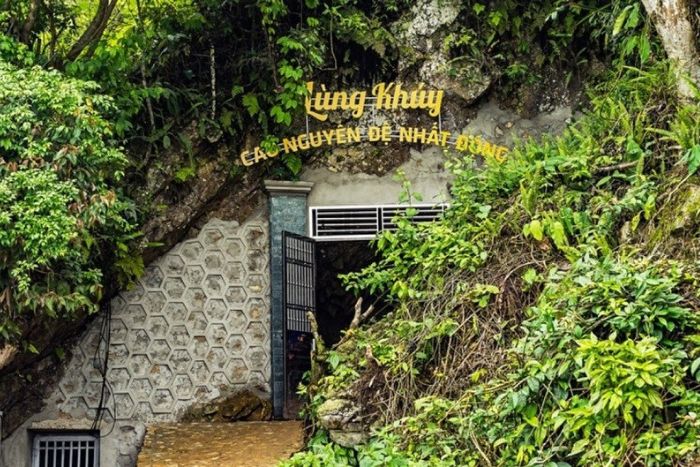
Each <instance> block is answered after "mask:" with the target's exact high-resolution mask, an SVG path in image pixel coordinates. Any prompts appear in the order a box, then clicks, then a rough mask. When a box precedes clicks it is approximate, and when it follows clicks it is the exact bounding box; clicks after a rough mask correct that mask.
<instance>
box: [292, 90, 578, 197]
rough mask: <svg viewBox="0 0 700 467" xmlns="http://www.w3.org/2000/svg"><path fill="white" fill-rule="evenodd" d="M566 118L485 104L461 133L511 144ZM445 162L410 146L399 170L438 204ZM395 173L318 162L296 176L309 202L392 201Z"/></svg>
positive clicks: (559, 110) (552, 129)
mask: <svg viewBox="0 0 700 467" xmlns="http://www.w3.org/2000/svg"><path fill="white" fill-rule="evenodd" d="M571 116H572V113H571V108H570V107H567V106H561V107H556V108H554V109H553V110H552V111H551V112H544V113H540V114H538V115H536V116H535V117H533V118H531V119H530V118H522V117H520V116H518V115H517V114H516V113H514V112H512V111H508V110H504V109H501V108H499V106H498V105H497V104H496V103H495V102H486V103H484V104H483V105H481V106H480V108H479V110H478V112H477V115H476V117H475V118H474V119H472V120H471V121H470V122H468V124H467V125H466V126H465V127H464V128H463V129H462V132H463V133H466V134H470V135H479V136H481V137H483V138H485V139H487V140H488V141H491V142H494V143H497V144H499V145H504V146H506V147H509V148H512V147H513V144H514V142H515V141H516V140H517V139H525V138H529V137H536V136H538V135H541V134H543V133H550V134H558V133H560V132H561V131H562V130H563V129H564V127H565V126H566V123H567V121H568V119H570V118H571ZM338 151H345V152H347V149H345V148H339V149H338ZM356 152H357V151H356ZM358 157H376V152H374V151H366V152H365V153H359V152H358ZM506 157H507V156H506ZM331 159H333V158H332V157H331ZM445 160H446V157H445V154H444V152H443V149H442V148H437V147H426V148H425V149H423V150H418V149H414V148H412V149H411V152H410V158H409V159H408V160H407V161H406V162H404V163H403V164H401V165H400V166H399V167H398V168H399V169H401V170H403V171H404V172H405V174H406V177H407V178H408V180H410V181H411V184H412V190H414V191H415V192H418V193H420V194H421V195H423V202H425V203H430V202H434V203H439V202H444V201H448V200H449V190H448V184H449V182H450V181H451V179H452V177H451V175H450V174H449V173H447V172H446V171H445V167H444V163H445ZM357 165H359V164H357ZM394 173H395V170H394V171H391V172H390V173H387V174H386V175H382V176H378V175H370V174H366V173H354V172H349V171H347V170H345V171H343V170H338V167H334V166H333V164H332V163H326V164H325V165H324V163H323V162H322V163H319V164H316V165H315V166H314V167H311V168H307V169H305V170H304V172H303V173H302V175H301V179H302V180H304V181H308V182H313V183H314V188H313V190H312V191H311V193H310V194H309V198H308V203H309V206H327V205H361V204H368V205H374V204H395V203H398V199H399V194H400V193H401V190H402V188H401V183H400V182H398V181H396V180H394Z"/></svg>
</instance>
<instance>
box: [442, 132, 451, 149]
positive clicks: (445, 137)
mask: <svg viewBox="0 0 700 467" xmlns="http://www.w3.org/2000/svg"><path fill="white" fill-rule="evenodd" d="M440 135H442V138H441V139H440V146H443V147H444V146H447V141H448V140H449V139H450V136H452V133H450V132H449V131H441V132H440Z"/></svg>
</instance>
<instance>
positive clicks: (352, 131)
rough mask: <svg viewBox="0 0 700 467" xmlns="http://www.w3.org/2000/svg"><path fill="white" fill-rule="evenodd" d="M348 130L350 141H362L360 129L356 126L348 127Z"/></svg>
mask: <svg viewBox="0 0 700 467" xmlns="http://www.w3.org/2000/svg"><path fill="white" fill-rule="evenodd" d="M346 131H347V137H348V143H359V142H360V141H362V138H361V136H362V135H361V134H360V129H359V128H357V127H355V128H346Z"/></svg>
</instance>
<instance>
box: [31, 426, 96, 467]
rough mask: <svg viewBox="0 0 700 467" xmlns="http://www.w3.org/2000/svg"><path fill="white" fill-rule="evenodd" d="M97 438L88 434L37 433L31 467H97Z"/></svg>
mask: <svg viewBox="0 0 700 467" xmlns="http://www.w3.org/2000/svg"><path fill="white" fill-rule="evenodd" d="M99 447H100V445H99V438H98V437H97V436H96V435H91V434H89V433H76V432H71V433H37V434H35V435H34V443H33V449H32V467H99V464H100V461H99V459H100V456H99Z"/></svg>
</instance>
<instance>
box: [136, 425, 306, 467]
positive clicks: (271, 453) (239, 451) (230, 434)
mask: <svg viewBox="0 0 700 467" xmlns="http://www.w3.org/2000/svg"><path fill="white" fill-rule="evenodd" d="M302 438H303V428H302V424H301V423H300V422H297V421H283V422H239V423H164V424H158V425H152V426H150V427H148V430H147V432H146V439H145V440H144V444H143V448H142V449H141V453H140V454H139V459H138V466H139V467H210V466H212V467H213V466H216V467H267V466H275V465H277V463H278V462H279V461H281V460H283V459H287V458H289V457H290V456H291V455H292V454H293V453H295V452H297V451H298V450H300V449H301V447H302Z"/></svg>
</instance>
